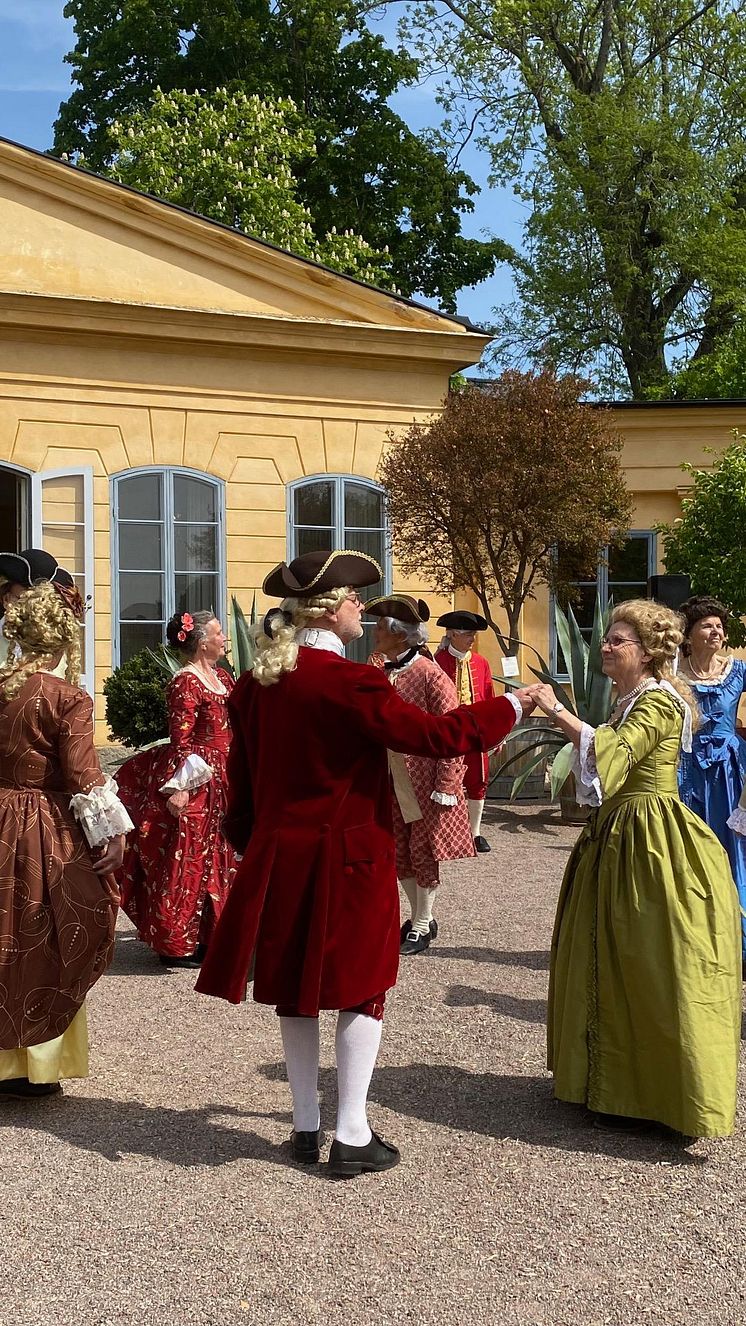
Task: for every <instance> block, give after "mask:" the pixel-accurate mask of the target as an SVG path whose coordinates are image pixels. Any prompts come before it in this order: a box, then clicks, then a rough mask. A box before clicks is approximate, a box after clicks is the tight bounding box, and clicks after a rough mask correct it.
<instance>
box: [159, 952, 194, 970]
mask: <svg viewBox="0 0 746 1326" xmlns="http://www.w3.org/2000/svg"><path fill="white" fill-rule="evenodd" d="M158 961H159V962H160V964H161V966H162V967H190V968H191V967H201V966H202V958H201V957H198V956H197V952H196V951H195V952H194V953H189V954H188V955H187V957H185V958H172V957H171V956H170V954H168V953H159V954H158Z"/></svg>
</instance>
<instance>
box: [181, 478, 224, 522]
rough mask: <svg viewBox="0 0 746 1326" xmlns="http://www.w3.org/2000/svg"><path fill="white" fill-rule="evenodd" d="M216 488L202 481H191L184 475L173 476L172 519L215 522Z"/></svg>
mask: <svg viewBox="0 0 746 1326" xmlns="http://www.w3.org/2000/svg"><path fill="white" fill-rule="evenodd" d="M217 496H218V493H217V488H216V487H215V484H214V483H206V482H205V480H204V479H192V478H190V477H188V476H187V475H185V474H175V475H174V519H175V520H194V521H203V520H204V521H216V520H217V518H218V513H217Z"/></svg>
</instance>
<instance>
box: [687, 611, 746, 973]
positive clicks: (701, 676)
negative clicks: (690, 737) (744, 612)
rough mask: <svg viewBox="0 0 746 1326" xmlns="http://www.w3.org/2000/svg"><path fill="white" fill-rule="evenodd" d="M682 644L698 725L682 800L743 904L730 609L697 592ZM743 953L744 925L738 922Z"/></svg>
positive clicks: (744, 776)
mask: <svg viewBox="0 0 746 1326" xmlns="http://www.w3.org/2000/svg"><path fill="white" fill-rule="evenodd" d="M680 612H681V614H682V616H683V618H684V622H685V626H684V646H683V649H682V653H683V654H684V658H683V659H682V660H681V664H680V669H679V670H680V672H681V675H682V677H684V678H685V680H686V681H687V682H688V683H689V685H690V686H691V687H692V690H693V691H694V693H695V695H696V697H697V702H698V704H699V709H700V713H701V715H702V725H701V727H700V729H699V731H698V732H697V734H696V735H695V737H694V741H693V745H692V751H691V754H686V753H683V754H682V756H681V764H680V766H679V791H680V793H681V799H682V801H683V802H684V803H685V804H686V805H687V806H689V808H690V809H691V810H693V811H695V812H696V814H697V815H699V816H700V817H701V819H703V820H704V821H705V823H706V824H709V826H710V828H711V829H712V831H713V833H715V834H716V835H717V837H718V838H719V839H720V841H721V843H722V844H723V847H724V848H725V850H726V851H727V853H728V857H729V860H730V867H731V870H732V872H733V878H734V880H735V881H736V887H737V889H738V896H739V899H740V902H741V907H743V908H746V840H744V838H743V837H741V836H740V835H739V834H737V833H734V832H733V829H732V828H729V826H728V819H729V817H730V816H731V815H732V813H733V811H734V810H735V809H736V808H737V806H738V800H739V797H740V795H741V791H742V789H743V786H744V781H745V780H746V757H745V755H744V746H743V744H742V742H741V739H740V737H739V736H738V734H737V732H736V723H737V719H738V705H739V701H740V699H741V695H742V694H743V692H744V690H746V663H743V662H742V661H741V660H740V659H737V658H733V657H732V655H728V654H724V653H723V652H722V651H723V649H724V646H725V645H726V643H727V638H728V637H727V629H728V612H727V609H726V608H724V607H723V605H722V603H719V602H718V600H717V599H713V598H709V597H708V596H706V595H703V594H702V595H697V596H696V597H694V598H690V599H687V601H686V603H683V604H682V605H681V608H680ZM742 931H743V952H744V958H746V926H745V925H744V924H743V922H742Z"/></svg>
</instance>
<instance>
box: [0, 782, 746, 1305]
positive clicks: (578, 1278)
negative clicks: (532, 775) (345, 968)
mask: <svg viewBox="0 0 746 1326" xmlns="http://www.w3.org/2000/svg"><path fill="white" fill-rule="evenodd" d="M487 821H488V822H487V828H486V833H487V837H488V838H489V840H490V842H491V843H492V846H493V849H494V850H493V852H492V854H491V856H485V857H482V858H478V859H477V860H476V861H475V862H473V863H472V862H468V863H467V862H464V863H456V864H454V865H452V866H450V867H448V868H447V870H446V872H445V882H444V885H443V888H442V894H441V898H440V902H439V908H438V914H439V917H440V922H441V938H440V939H439V940H438V942H437V944H436V945H434V946H433V948H432V949H431V951H430V952H429V953H428V954H426V955H423V956H419V957H416V958H410V959H407V960H404V961H403V963H402V972H401V979H400V984H399V986H398V988H397V990H396V992H394V993H393V994H392V996H391V999H390V1005H389V1010H388V1013H387V1018H386V1024H385V1031H384V1039H383V1046H382V1053H381V1057H380V1059H379V1067H378V1069H377V1072H376V1075H375V1077H374V1082H373V1088H372V1092H371V1118H372V1121H373V1124H374V1126H375V1127H376V1128H378V1129H379V1130H380V1131H381V1132H382V1133H383V1135H384V1136H386V1137H388V1138H390V1139H391V1140H392V1141H394V1142H396V1143H397V1144H398V1145H399V1146H400V1147H401V1150H402V1153H403V1162H402V1164H401V1165H400V1166H399V1168H398V1169H395V1170H393V1171H391V1172H390V1173H388V1174H383V1175H370V1176H365V1177H363V1178H360V1179H358V1180H355V1181H351V1182H347V1183H341V1182H333V1181H330V1180H329V1179H328V1178H327V1177H326V1175H325V1172H324V1167H323V1166H321V1167H319V1168H318V1170H311V1171H310V1172H309V1171H306V1170H304V1169H302V1168H300V1167H296V1166H294V1165H292V1164H291V1163H289V1160H288V1158H287V1157H286V1156H285V1155H284V1154H283V1153H282V1151H281V1149H280V1146H281V1143H282V1142H283V1139H285V1138H286V1137H287V1136H288V1132H289V1128H290V1121H289V1113H288V1092H287V1086H286V1083H285V1082H284V1077H283V1070H282V1065H281V1062H280V1050H279V1036H278V1029H277V1026H276V1019H275V1017H274V1015H273V1013H272V1012H270V1011H269V1010H266V1009H262V1008H260V1007H258V1006H254V1005H251V1004H250V1005H246V1006H243V1007H240V1008H233V1007H230V1006H228V1005H227V1004H223V1003H221V1002H219V1001H217V1000H211V999H206V998H201V997H199V996H197V995H195V994H194V992H193V989H192V986H193V973H190V972H173V973H166V972H164V971H163V969H162V968H160V967H159V966H157V965H156V962H155V961H154V959H153V957H152V955H151V954H150V953H149V952H148V950H146V949H145V948H144V947H143V946H142V945H140V944H139V943H138V942H137V940H136V939H135V938H134V935H133V932H132V930H131V927H130V926H129V924H128V923H127V922H126V921H125V922H123V923H122V926H121V936H120V940H119V946H118V953H117V957H116V960H115V964H114V967H113V968H112V970H111V971H110V973H109V974H108V975H107V976H106V977H105V978H104V979H103V980H102V981H100V982H99V984H98V986H97V987H96V989H95V990H94V991H93V994H92V996H91V999H90V1003H89V1009H90V1022H91V1039H92V1046H91V1051H92V1053H91V1064H92V1072H91V1077H90V1078H89V1079H88V1080H87V1081H86V1082H79V1083H73V1084H70V1085H69V1086H67V1087H66V1091H65V1096H64V1098H56V1099H53V1100H49V1101H34V1102H30V1103H21V1102H10V1101H5V1102H2V1104H1V1105H0V1126H1V1127H2V1133H1V1134H0V1136H2V1141H3V1145H2V1150H1V1151H0V1156H1V1161H0V1163H1V1164H2V1185H3V1192H2V1202H1V1203H0V1215H1V1221H2V1223H1V1225H0V1229H1V1230H2V1236H1V1237H2V1241H1V1243H0V1251H1V1252H2V1261H3V1282H4V1284H5V1289H4V1291H3V1293H2V1297H0V1326H17V1324H18V1323H20V1324H22V1326H68V1324H69V1326H73V1323H74V1324H75V1326H130V1323H132V1326H143V1324H145V1323H147V1324H148V1326H150V1324H151V1323H155V1324H156V1326H243V1324H244V1323H259V1324H261V1326H264V1324H265V1323H266V1324H267V1326H296V1324H302V1326H306V1324H308V1323H315V1322H323V1323H324V1326H388V1324H389V1323H392V1324H393V1323H401V1322H417V1323H423V1326H429V1323H437V1324H438V1326H440V1324H441V1323H451V1322H458V1323H462V1324H463V1326H471V1324H472V1323H473V1324H474V1326H478V1324H479V1326H481V1323H490V1326H492V1324H493V1323H499V1324H500V1326H503V1324H504V1326H550V1324H551V1326H561V1324H564V1323H568V1324H569V1323H572V1326H576V1324H577V1326H648V1323H650V1324H651V1326H652V1324H653V1323H656V1324H657V1323H667V1324H668V1326H679V1323H681V1326H684V1323H687V1326H689V1323H696V1326H709V1323H713V1326H714V1324H715V1323H718V1326H735V1324H736V1323H739V1326H740V1323H742V1322H743V1320H744V1317H745V1316H746V1304H745V1302H744V1298H745V1290H744V1286H745V1285H746V1277H745V1276H744V1271H745V1269H746V1267H745V1265H744V1262H745V1260H746V1257H745V1252H744V1248H745V1246H746V1243H745V1240H744V1232H743V1231H744V1210H745V1200H744V1199H745V1198H746V1164H745V1163H744V1162H745V1161H746V1141H745V1135H744V1120H745V1119H746V1111H745V1110H744V1102H743V1100H742V1113H741V1124H740V1126H739V1130H738V1132H737V1133H736V1135H735V1137H734V1138H732V1139H729V1140H727V1141H720V1142H699V1143H697V1144H695V1145H693V1146H692V1147H690V1148H689V1149H687V1150H684V1149H683V1147H681V1146H679V1145H676V1144H674V1143H673V1142H671V1141H667V1140H665V1139H664V1138H663V1137H639V1138H622V1137H613V1136H611V1137H610V1136H607V1135H605V1134H602V1133H599V1132H596V1131H594V1130H593V1129H592V1128H590V1127H589V1126H588V1122H587V1119H586V1117H585V1115H584V1112H583V1111H582V1110H580V1109H578V1108H576V1107H572V1106H568V1105H562V1104H558V1103H557V1102H555V1101H553V1100H552V1097H551V1089H550V1082H549V1078H548V1076H547V1074H546V1072H545V1069H544V1025H543V1024H544V1015H545V998H546V985H547V960H548V956H547V948H548V941H549V935H550V931H551V924H552V916H553V911H554V904H555V900H556V896H557V890H558V886H559V881H560V876H561V872H562V868H563V866H564V864H565V860H566V857H567V853H568V851H569V848H570V846H571V844H572V842H573V841H574V838H575V833H576V831H575V830H572V829H567V828H563V827H561V826H560V825H559V823H558V820H557V817H556V812H554V811H553V810H550V809H548V808H546V807H521V808H519V809H512V808H511V809H508V808H503V807H496V808H491V809H490V810H488V815H487ZM351 942H354V936H353V937H351ZM322 1035H323V1048H322V1055H323V1058H322V1063H323V1065H324V1067H323V1068H322V1084H323V1103H322V1119H323V1121H324V1123H325V1124H326V1125H331V1124H332V1123H333V1117H334V1079H333V1074H332V1071H331V1069H330V1067H329V1065H330V1064H331V1063H332V1037H333V1015H329V1014H327V1015H326V1017H324V1018H322Z"/></svg>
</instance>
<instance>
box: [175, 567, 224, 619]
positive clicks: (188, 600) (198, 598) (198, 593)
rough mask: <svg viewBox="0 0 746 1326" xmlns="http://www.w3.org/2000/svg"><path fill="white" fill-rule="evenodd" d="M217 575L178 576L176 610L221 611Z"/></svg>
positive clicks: (176, 581) (176, 579)
mask: <svg viewBox="0 0 746 1326" xmlns="http://www.w3.org/2000/svg"><path fill="white" fill-rule="evenodd" d="M218 589H219V586H218V577H217V576H216V575H190V576H176V577H175V590H176V612H203V611H204V612H214V613H215V614H216V615H219V613H220V606H219V604H218Z"/></svg>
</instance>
